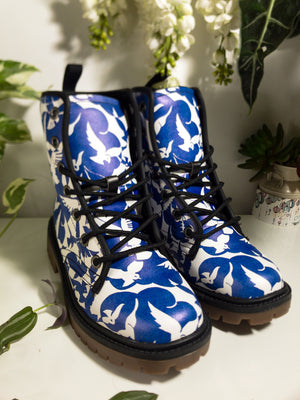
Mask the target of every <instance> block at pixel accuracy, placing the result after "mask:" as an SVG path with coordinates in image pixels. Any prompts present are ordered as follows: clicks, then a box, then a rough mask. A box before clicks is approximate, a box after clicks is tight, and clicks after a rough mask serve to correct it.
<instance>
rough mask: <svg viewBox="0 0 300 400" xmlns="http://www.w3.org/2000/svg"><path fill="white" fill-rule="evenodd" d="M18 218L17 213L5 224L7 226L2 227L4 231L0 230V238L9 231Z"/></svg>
mask: <svg viewBox="0 0 300 400" xmlns="http://www.w3.org/2000/svg"><path fill="white" fill-rule="evenodd" d="M16 218H17V213H15V214H14V215H13V216H12V218H11V219H10V221H9V222H8V224H6V225H5V227H4V228H3V229H2V231H1V232H0V238H1V237H2V236H3V235H4V233H5V232H6V231H7V229H8V228H9V227H10V226H11V224H12V223H13V222H14V220H15V219H16Z"/></svg>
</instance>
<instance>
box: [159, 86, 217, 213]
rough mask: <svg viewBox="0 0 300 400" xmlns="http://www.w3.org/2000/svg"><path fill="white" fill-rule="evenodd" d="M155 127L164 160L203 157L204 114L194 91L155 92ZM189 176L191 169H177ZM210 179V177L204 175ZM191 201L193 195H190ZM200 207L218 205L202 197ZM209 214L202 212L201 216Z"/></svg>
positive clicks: (195, 189) (198, 190)
mask: <svg viewBox="0 0 300 400" xmlns="http://www.w3.org/2000/svg"><path fill="white" fill-rule="evenodd" d="M154 97H155V103H154V131H155V134H156V141H157V146H158V148H159V152H160V155H161V157H162V159H163V160H166V161H170V162H173V163H175V164H184V163H190V162H194V161H201V160H202V158H203V156H204V152H203V143H202V132H201V121H200V114H199V109H198V105H197V101H196V98H195V95H194V91H193V89H191V88H187V87H176V88H168V89H162V90H157V91H155V93H154ZM177 174H178V175H180V176H182V177H183V178H189V174H188V173H187V172H183V171H182V172H179V171H178V172H177ZM203 180H208V178H207V177H206V178H203ZM185 190H186V191H187V192H190V193H195V194H198V195H203V194H204V193H205V192H207V191H208V190H209V189H203V188H201V186H190V187H188V188H187V189H185ZM186 202H187V203H191V202H193V199H186ZM198 207H199V209H206V210H214V208H215V207H214V206H213V205H211V204H209V203H207V202H205V201H201V202H200V203H199V204H198ZM205 217H206V215H203V216H199V218H200V219H203V218H205Z"/></svg>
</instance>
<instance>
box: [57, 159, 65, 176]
mask: <svg viewBox="0 0 300 400" xmlns="http://www.w3.org/2000/svg"><path fill="white" fill-rule="evenodd" d="M56 168H57V170H58V172H59V173H60V174H61V173H62V172H61V169H62V168H65V166H64V164H63V163H62V162H61V161H60V162H58V163H57V164H56Z"/></svg>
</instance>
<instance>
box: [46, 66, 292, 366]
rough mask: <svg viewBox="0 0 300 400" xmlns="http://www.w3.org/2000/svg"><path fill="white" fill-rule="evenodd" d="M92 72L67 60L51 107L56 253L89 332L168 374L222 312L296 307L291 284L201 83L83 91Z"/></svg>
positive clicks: (95, 340)
mask: <svg viewBox="0 0 300 400" xmlns="http://www.w3.org/2000/svg"><path fill="white" fill-rule="evenodd" d="M80 75H81V66H79V65H69V66H68V67H67V68H66V72H65V77H64V83H63V91H62V92H54V91H51V92H49V91H48V92H45V93H43V94H42V99H41V114H42V123H43V128H44V132H45V135H46V139H47V149H48V156H49V164H50V170H51V174H52V178H53V181H54V184H55V188H56V191H57V198H56V203H55V208H54V214H53V217H52V218H51V219H50V222H49V228H48V252H49V256H50V260H51V262H52V265H53V267H54V270H55V271H59V272H60V274H61V278H62V283H63V288H64V294H65V302H66V306H67V309H68V312H69V317H70V321H71V324H72V326H73V328H74V330H75V331H76V333H77V334H78V335H79V336H80V338H81V339H82V341H83V342H85V343H86V344H87V345H88V346H89V348H90V349H91V350H93V351H94V352H97V353H99V355H100V356H101V357H103V358H104V359H109V360H111V362H113V363H115V364H117V365H124V366H125V367H128V368H131V369H135V370H142V371H144V372H146V373H154V374H161V373H166V372H168V370H169V368H171V367H174V368H176V369H177V370H180V369H182V368H185V367H187V366H189V365H191V364H193V363H194V362H196V361H197V360H198V359H199V357H200V356H201V355H204V354H205V353H206V351H207V350H208V347H209V341H210V335H211V322H210V318H212V319H217V320H218V319H222V320H223V321H225V322H228V323H232V324H239V323H240V321H241V320H247V321H248V322H249V323H250V324H251V325H256V324H264V323H266V322H269V321H270V320H271V319H272V318H273V317H279V316H281V315H283V314H285V313H286V312H287V311H288V309H289V305H290V299H291V289H290V287H289V286H288V284H287V283H285V282H284V281H283V279H282V277H281V275H280V272H279V270H278V269H277V268H276V267H275V265H274V264H273V263H272V262H271V261H270V260H268V259H267V258H265V257H264V256H263V255H262V254H261V253H260V252H259V251H258V250H257V249H256V248H255V247H254V246H252V245H251V244H250V243H249V242H248V241H247V239H246V238H245V237H244V235H243V233H242V231H241V229H240V226H239V224H238V218H236V217H234V215H233V213H232V211H231V209H230V208H229V205H228V203H229V199H226V198H225V196H224V194H223V191H222V183H221V182H219V180H218V178H217V175H216V171H215V169H216V165H215V164H214V163H213V162H212V159H211V154H212V151H213V149H212V147H210V146H209V144H208V139H207V131H206V117H205V108H204V103H203V100H202V97H201V94H200V92H199V90H197V89H192V88H187V87H176V88H169V89H161V90H153V89H151V88H150V87H140V88H134V89H133V90H129V89H128V90H127V89H124V90H117V91H111V92H105V93H100V92H97V93H86V92H84V93H81V92H75V87H76V84H77V82H78V79H79V77H80ZM202 307H203V308H202ZM208 315H209V317H210V318H209V317H208Z"/></svg>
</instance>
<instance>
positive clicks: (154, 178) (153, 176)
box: [151, 171, 160, 182]
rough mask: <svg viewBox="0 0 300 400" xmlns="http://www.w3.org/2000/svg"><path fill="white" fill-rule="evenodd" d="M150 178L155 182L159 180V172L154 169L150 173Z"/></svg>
mask: <svg viewBox="0 0 300 400" xmlns="http://www.w3.org/2000/svg"><path fill="white" fill-rule="evenodd" d="M151 176H152V179H153V180H154V181H155V182H157V181H159V180H160V176H159V174H158V171H154V172H153V173H152V175H151Z"/></svg>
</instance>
